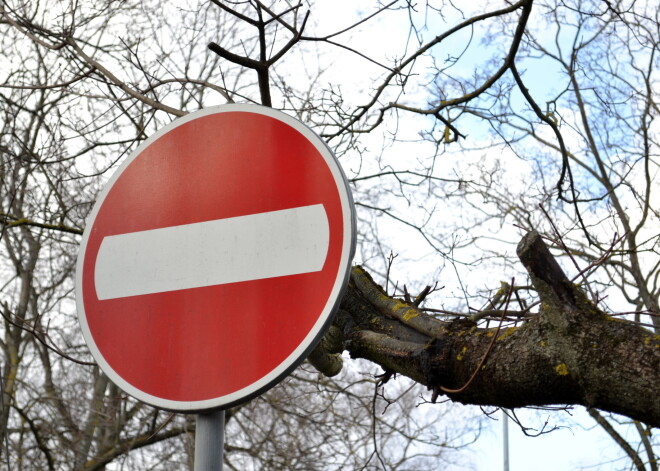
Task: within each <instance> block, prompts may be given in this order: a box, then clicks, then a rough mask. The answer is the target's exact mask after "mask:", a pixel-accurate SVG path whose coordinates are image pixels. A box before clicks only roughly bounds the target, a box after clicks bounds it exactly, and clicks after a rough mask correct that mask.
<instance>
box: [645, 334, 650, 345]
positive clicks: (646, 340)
mask: <svg viewBox="0 0 660 471" xmlns="http://www.w3.org/2000/svg"><path fill="white" fill-rule="evenodd" d="M650 343H651V337H649V336H646V337H644V345H648V344H650Z"/></svg>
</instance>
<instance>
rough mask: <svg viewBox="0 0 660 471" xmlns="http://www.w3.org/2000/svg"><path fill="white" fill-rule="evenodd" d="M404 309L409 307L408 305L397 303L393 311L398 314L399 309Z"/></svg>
mask: <svg viewBox="0 0 660 471" xmlns="http://www.w3.org/2000/svg"><path fill="white" fill-rule="evenodd" d="M402 307H408V305H407V304H406V303H402V302H400V301H399V302H398V303H396V304H395V305H394V306H392V310H393V311H394V312H396V311H398V310H399V309H401V308H402Z"/></svg>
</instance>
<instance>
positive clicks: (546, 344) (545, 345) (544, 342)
mask: <svg viewBox="0 0 660 471" xmlns="http://www.w3.org/2000/svg"><path fill="white" fill-rule="evenodd" d="M539 345H540V346H542V347H547V346H548V342H546V341H545V340H541V341H540V342H539Z"/></svg>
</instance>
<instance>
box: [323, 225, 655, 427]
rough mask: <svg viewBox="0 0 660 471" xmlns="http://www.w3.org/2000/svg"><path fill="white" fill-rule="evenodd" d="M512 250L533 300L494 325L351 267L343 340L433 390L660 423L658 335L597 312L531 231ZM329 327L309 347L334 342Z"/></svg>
mask: <svg viewBox="0 0 660 471" xmlns="http://www.w3.org/2000/svg"><path fill="white" fill-rule="evenodd" d="M518 256H519V258H520V260H521V262H522V263H523V265H524V266H525V268H526V269H527V271H528V272H529V275H530V278H531V280H532V283H533V284H534V287H535V288H536V290H537V291H538V294H539V298H540V300H541V307H540V309H539V312H538V314H534V315H530V316H529V317H528V318H527V320H525V321H523V322H522V323H521V325H520V326H518V327H510V328H506V329H502V330H501V331H499V332H498V331H497V329H495V328H492V329H486V328H479V327H477V324H476V323H475V322H473V321H471V320H469V319H468V318H465V319H458V320H455V321H453V322H443V321H440V320H438V319H436V318H434V317H432V316H429V315H427V314H425V313H424V312H422V311H420V310H419V309H417V307H416V306H415V305H414V303H406V302H404V301H402V300H400V299H396V298H393V297H390V296H388V295H387V294H386V293H385V291H384V290H383V289H382V288H381V287H380V286H378V285H377V284H376V283H375V282H374V281H373V280H372V278H371V277H370V276H369V274H368V273H367V272H366V271H365V270H364V269H363V268H361V267H359V266H357V267H354V268H353V270H352V273H351V278H350V282H349V285H348V288H347V290H346V292H345V294H344V297H343V299H342V302H341V308H340V310H339V312H338V313H337V316H336V318H335V322H334V325H335V327H338V328H339V330H340V331H341V334H342V336H343V347H344V349H346V350H347V351H348V352H349V353H350V355H351V357H353V358H364V359H367V360H370V361H372V362H374V363H377V364H379V365H381V366H382V367H383V369H384V370H385V372H386V373H399V374H402V375H405V376H407V377H409V378H411V379H413V380H414V381H416V382H418V383H421V384H423V385H425V386H427V387H428V388H429V389H430V390H431V391H433V393H432V394H433V399H435V398H436V397H437V395H439V394H445V395H447V396H448V397H449V398H450V399H451V400H453V401H457V402H461V403H464V404H478V405H489V406H498V407H505V408H516V407H525V406H549V405H558V404H562V405H564V404H565V405H583V406H585V407H587V408H597V409H602V410H605V411H609V412H614V413H618V414H622V415H625V416H628V417H630V418H632V419H635V420H639V421H642V422H645V423H647V424H649V425H651V426H654V427H658V426H660V401H658V399H657V394H656V392H657V391H658V389H659V387H660V336H658V335H654V334H653V333H652V332H650V331H649V330H646V329H644V328H642V327H640V326H638V325H636V324H634V323H632V322H628V321H625V320H620V319H615V318H613V317H611V316H609V315H607V314H606V313H604V312H602V311H600V310H599V309H598V308H597V307H596V306H595V305H594V304H593V303H592V302H591V301H589V300H588V299H587V297H586V296H585V294H584V292H582V290H581V289H580V288H579V287H577V286H576V285H574V284H573V283H571V282H570V281H569V280H568V278H567V277H566V275H565V274H564V273H563V272H562V270H561V268H560V267H559V265H558V264H557V262H556V260H555V259H554V258H553V257H552V255H551V254H550V251H549V250H548V248H547V247H546V245H545V244H544V242H543V240H542V239H541V237H540V236H539V234H538V233H536V232H530V233H529V234H527V235H526V236H525V237H524V238H523V239H522V241H521V242H520V244H519V245H518ZM336 335H337V332H336V330H334V331H333V336H335V338H334V339H333V342H325V343H321V344H320V346H319V347H318V348H317V349H321V350H322V349H323V345H328V344H330V343H333V344H335V345H336ZM330 353H334V352H330ZM319 354H320V352H318V351H317V352H316V355H317V356H318V355H319ZM335 373H336V371H335ZM466 385H467V387H465V386H466Z"/></svg>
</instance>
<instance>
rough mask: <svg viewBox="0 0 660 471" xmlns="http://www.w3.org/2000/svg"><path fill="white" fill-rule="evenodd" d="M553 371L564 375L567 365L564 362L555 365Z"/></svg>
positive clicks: (566, 371)
mask: <svg viewBox="0 0 660 471" xmlns="http://www.w3.org/2000/svg"><path fill="white" fill-rule="evenodd" d="M555 371H556V372H557V374H558V375H560V376H566V375H567V374H568V366H566V363H560V364H558V365H557V366H555Z"/></svg>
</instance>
